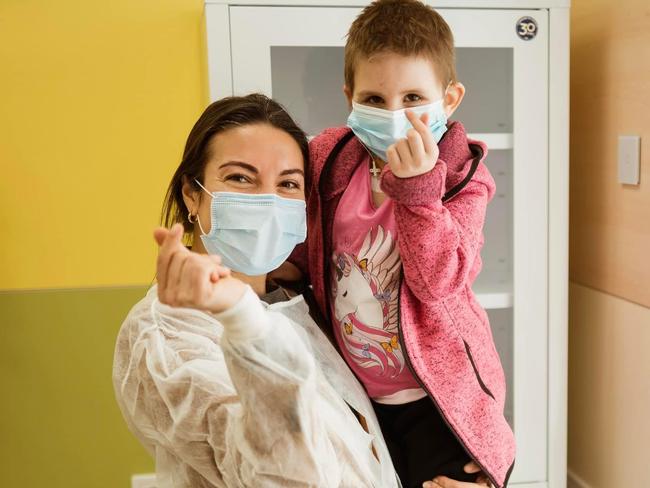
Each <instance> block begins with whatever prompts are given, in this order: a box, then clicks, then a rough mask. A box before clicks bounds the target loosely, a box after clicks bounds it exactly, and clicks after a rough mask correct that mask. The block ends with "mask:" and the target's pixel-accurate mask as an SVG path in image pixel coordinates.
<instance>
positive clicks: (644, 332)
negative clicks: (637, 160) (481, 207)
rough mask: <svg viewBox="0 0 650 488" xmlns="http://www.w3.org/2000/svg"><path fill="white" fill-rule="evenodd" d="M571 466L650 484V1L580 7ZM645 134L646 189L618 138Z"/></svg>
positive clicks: (593, 482)
mask: <svg viewBox="0 0 650 488" xmlns="http://www.w3.org/2000/svg"><path fill="white" fill-rule="evenodd" d="M571 19H572V22H571V31H572V37H571V187H570V195H571V197H570V200H571V203H570V218H571V221H570V229H571V230H570V278H571V281H572V282H573V283H572V284H571V287H570V296H569V303H570V314H569V315H570V316H569V469H570V471H571V479H572V480H573V481H574V482H575V485H574V486H576V487H577V486H580V487H581V488H588V487H591V488H606V487H611V486H617V487H618V486H620V487H642V486H643V487H645V486H650V473H649V472H648V471H647V469H646V464H647V461H648V452H649V450H648V446H647V440H648V438H649V437H650V420H649V419H648V412H650V382H649V379H648V378H650V361H649V360H648V353H647V349H648V344H650V286H648V285H649V284H650V265H648V250H649V249H650V117H649V116H648V114H650V3H648V1H647V0H622V1H620V2H611V1H609V0H574V1H573V2H572V10H571ZM619 134H621V135H623V134H636V135H639V136H641V140H642V147H641V155H642V161H641V184H640V185H639V186H623V185H620V184H619V183H618V181H617V156H616V149H617V139H618V135H619Z"/></svg>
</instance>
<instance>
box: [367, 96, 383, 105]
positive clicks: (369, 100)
mask: <svg viewBox="0 0 650 488" xmlns="http://www.w3.org/2000/svg"><path fill="white" fill-rule="evenodd" d="M365 103H369V104H371V105H379V104H380V103H384V99H383V98H381V97H378V96H377V95H372V96H370V97H368V98H366V101H365Z"/></svg>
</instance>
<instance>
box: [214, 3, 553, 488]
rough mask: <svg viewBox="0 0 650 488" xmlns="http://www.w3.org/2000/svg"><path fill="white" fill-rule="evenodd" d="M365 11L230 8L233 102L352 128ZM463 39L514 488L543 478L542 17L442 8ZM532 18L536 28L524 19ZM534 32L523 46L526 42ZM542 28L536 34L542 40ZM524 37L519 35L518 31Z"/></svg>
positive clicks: (310, 125)
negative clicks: (257, 101)
mask: <svg viewBox="0 0 650 488" xmlns="http://www.w3.org/2000/svg"><path fill="white" fill-rule="evenodd" d="M360 10H361V9H360V8H358V7H354V8H352V7H350V8H347V7H343V8H341V7H332V8H329V7H274V6H267V7H252V6H251V7H248V6H237V7H230V8H229V16H230V41H231V63H232V64H231V66H232V80H227V81H228V83H230V81H231V82H232V88H233V92H234V94H237V95H242V94H247V93H251V92H262V93H266V94H267V95H270V96H273V97H274V98H275V99H276V100H278V101H279V102H281V103H282V104H283V105H285V106H286V107H287V109H288V110H289V112H290V113H291V114H292V116H294V118H295V119H296V120H297V122H298V123H299V124H300V125H301V126H302V127H303V129H305V130H306V131H307V132H308V133H309V134H311V135H316V134H317V133H319V132H320V131H321V130H322V129H324V128H326V127H332V126H341V125H345V122H346V118H347V115H348V109H347V103H346V101H345V99H344V96H343V92H342V87H343V45H344V43H345V35H346V33H347V30H348V27H349V25H350V24H351V22H352V21H353V20H354V18H355V17H356V16H357V15H358V14H359V12H360ZM438 11H439V12H440V14H441V15H442V16H443V17H444V18H445V19H446V21H447V22H448V23H449V25H450V26H451V28H452V31H453V32H454V37H455V42H456V47H457V59H458V76H459V80H460V81H461V82H462V83H464V84H465V86H466V87H467V95H466V98H465V100H464V101H463V104H462V106H461V107H460V109H459V110H458V111H457V112H456V114H454V117H453V118H452V119H455V120H460V121H462V122H463V124H464V125H465V127H466V129H467V131H468V132H469V133H470V137H472V138H474V139H480V140H483V141H485V142H486V143H487V145H488V148H489V151H490V152H489V155H488V157H487V165H488V167H489V169H490V171H491V173H492V175H493V176H494V179H495V180H496V183H497V193H496V195H495V197H494V199H493V201H492V202H491V203H490V205H489V207H488V213H487V220H486V224H485V246H484V248H483V250H482V253H481V255H482V258H483V271H482V273H481V274H480V276H479V278H478V279H477V281H476V283H475V286H474V291H475V293H476V295H477V297H478V299H479V301H480V302H481V304H482V305H483V307H484V308H485V309H486V310H487V311H488V315H489V317H490V322H491V327H492V331H493V334H494V338H495V342H496V344H497V349H498V350H499V353H500V356H501V360H502V363H503V366H504V369H505V371H506V377H507V381H508V398H507V404H506V411H505V414H506V417H507V418H508V421H509V422H510V424H511V425H512V426H513V428H514V431H515V435H516V437H517V462H516V465H515V470H514V473H513V475H512V479H511V481H512V482H513V483H522V484H524V483H533V482H536V481H543V480H545V479H546V456H547V453H546V439H547V428H548V425H547V398H546V391H547V302H548V299H547V208H548V205H547V204H548V201H547V199H548V184H547V183H548V181H547V174H548V161H547V140H548V135H547V125H548V124H547V120H548V110H547V93H548V86H547V83H548V82H547V72H548V66H547V64H548V60H547V44H548V29H547V25H548V20H547V12H546V11H545V10H481V9H468V10H465V9H440V10H438ZM526 17H529V18H532V19H533V20H534V22H535V24H536V27H534V28H533V23H532V22H531V21H530V20H522V19H525V18H526ZM525 30H528V33H527V34H526V35H524V37H528V39H522V38H521V37H520V35H519V33H521V32H523V31H525ZM533 30H534V33H535V36H533V35H532V34H533ZM518 31H519V33H518Z"/></svg>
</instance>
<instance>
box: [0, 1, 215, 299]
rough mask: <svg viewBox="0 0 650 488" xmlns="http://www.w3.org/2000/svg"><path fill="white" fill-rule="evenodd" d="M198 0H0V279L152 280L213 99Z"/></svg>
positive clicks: (9, 282)
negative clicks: (190, 140) (160, 232)
mask: <svg viewBox="0 0 650 488" xmlns="http://www.w3.org/2000/svg"><path fill="white" fill-rule="evenodd" d="M202 12H203V3H202V1H201V0H137V1H132V0H110V1H89V0H57V1H47V0H40V1H38V0H2V1H1V2H0V70H1V75H0V93H1V94H2V101H1V102H0V106H1V108H0V164H1V170H2V178H0V224H1V226H2V231H1V232H0V234H1V235H2V244H0V270H1V271H0V290H1V289H16V288H42V287H84V286H102V285H125V284H144V283H149V282H151V279H152V276H153V273H152V267H153V264H152V263H153V260H154V257H155V249H154V246H153V240H152V238H151V232H150V231H151V230H152V229H153V227H154V225H156V223H157V221H158V216H159V212H160V206H161V202H162V197H163V193H164V189H165V186H166V184H167V183H168V182H169V179H170V177H171V172H172V171H173V169H175V167H176V166H177V164H178V162H179V160H180V157H181V154H182V148H183V144H184V141H185V138H186V136H187V134H188V133H189V130H190V128H191V126H192V124H193V122H194V121H195V120H196V118H197V117H198V115H199V114H200V112H201V111H202V109H203V108H204V107H205V105H206V104H207V101H208V94H207V74H206V73H207V68H206V52H205V42H204V27H203V22H204V21H203V15H202Z"/></svg>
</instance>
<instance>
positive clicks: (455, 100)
mask: <svg viewBox="0 0 650 488" xmlns="http://www.w3.org/2000/svg"><path fill="white" fill-rule="evenodd" d="M464 97H465V86H464V85H463V84H462V83H459V82H456V83H452V84H450V85H449V86H448V87H447V92H446V93H445V101H444V107H445V112H447V118H449V117H451V116H452V114H453V113H454V112H455V111H456V109H457V108H458V106H459V105H460V102H462V101H463V98H464Z"/></svg>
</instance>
